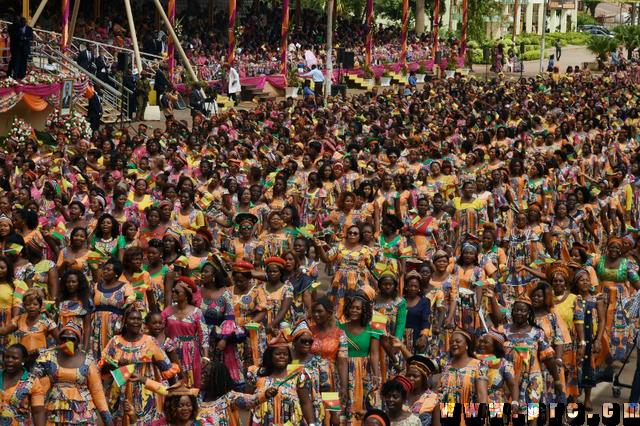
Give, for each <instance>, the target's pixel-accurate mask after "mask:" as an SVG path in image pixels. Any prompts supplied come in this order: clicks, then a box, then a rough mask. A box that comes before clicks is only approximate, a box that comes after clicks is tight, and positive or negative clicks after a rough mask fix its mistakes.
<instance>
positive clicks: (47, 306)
mask: <svg viewBox="0 0 640 426" xmlns="http://www.w3.org/2000/svg"><path fill="white" fill-rule="evenodd" d="M42 309H44V310H45V311H48V312H53V311H55V309H56V302H55V301H54V300H44V301H43V302H42Z"/></svg>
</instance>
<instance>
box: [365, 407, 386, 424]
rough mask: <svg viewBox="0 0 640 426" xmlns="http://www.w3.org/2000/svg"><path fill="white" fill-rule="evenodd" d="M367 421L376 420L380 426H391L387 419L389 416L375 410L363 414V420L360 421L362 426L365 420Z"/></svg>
mask: <svg viewBox="0 0 640 426" xmlns="http://www.w3.org/2000/svg"><path fill="white" fill-rule="evenodd" d="M367 419H374V420H377V421H379V422H380V424H381V425H382V426H391V420H390V419H389V416H388V415H387V413H385V412H384V411H382V410H378V409H375V410H369V411H367V414H365V415H364V418H363V419H362V424H364V422H365V420H367Z"/></svg>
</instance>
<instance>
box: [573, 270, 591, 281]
mask: <svg viewBox="0 0 640 426" xmlns="http://www.w3.org/2000/svg"><path fill="white" fill-rule="evenodd" d="M582 275H587V276H588V277H589V278H591V274H589V271H587V270H586V269H578V270H577V271H576V272H575V273H574V274H573V281H574V282H578V279H579V278H580V277H581V276H582Z"/></svg>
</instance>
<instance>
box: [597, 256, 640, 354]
mask: <svg viewBox="0 0 640 426" xmlns="http://www.w3.org/2000/svg"><path fill="white" fill-rule="evenodd" d="M604 261H605V257H604V256H602V257H600V260H599V261H598V262H597V263H596V267H595V270H596V274H597V275H598V279H599V280H600V284H601V286H602V287H601V288H602V293H603V295H604V298H605V306H606V308H607V322H606V327H607V331H606V333H608V334H609V339H610V343H611V350H612V351H613V359H614V360H621V359H625V358H626V356H627V354H628V353H629V351H630V350H631V343H632V342H631V341H632V340H633V339H632V337H633V336H634V334H635V327H634V323H633V322H632V321H631V320H630V319H629V307H630V306H631V303H632V302H633V297H632V296H631V291H630V288H629V286H628V284H627V282H634V281H637V280H638V279H640V277H638V273H637V272H636V271H635V270H634V268H632V267H631V265H630V263H629V261H628V260H627V259H622V260H620V265H619V266H618V269H607V268H606V267H605V266H604Z"/></svg>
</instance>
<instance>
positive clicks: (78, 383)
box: [33, 349, 112, 426]
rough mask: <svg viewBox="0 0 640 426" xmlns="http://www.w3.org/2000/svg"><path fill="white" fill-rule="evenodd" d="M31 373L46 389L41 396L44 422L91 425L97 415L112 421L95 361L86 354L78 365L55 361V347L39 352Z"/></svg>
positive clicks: (78, 425)
mask: <svg viewBox="0 0 640 426" xmlns="http://www.w3.org/2000/svg"><path fill="white" fill-rule="evenodd" d="M33 374H34V375H35V376H36V377H37V378H38V379H40V381H41V382H42V386H43V387H44V388H45V389H47V388H48V389H49V390H48V391H47V394H46V396H45V413H46V419H47V425H48V426H94V425H97V424H98V415H97V413H96V410H97V412H99V413H100V417H102V421H103V422H104V423H108V422H110V421H112V418H111V414H110V412H109V405H108V404H107V400H106V398H105V397H104V391H103V389H102V381H101V380H100V374H99V373H98V368H97V363H96V361H95V360H94V359H93V357H92V356H91V355H89V354H86V355H85V359H84V362H83V363H82V365H81V366H80V367H79V368H66V367H62V366H60V363H59V362H58V351H57V350H56V349H51V350H48V351H45V352H43V353H42V354H40V357H39V358H38V360H37V361H36V366H35V367H34V370H33Z"/></svg>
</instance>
